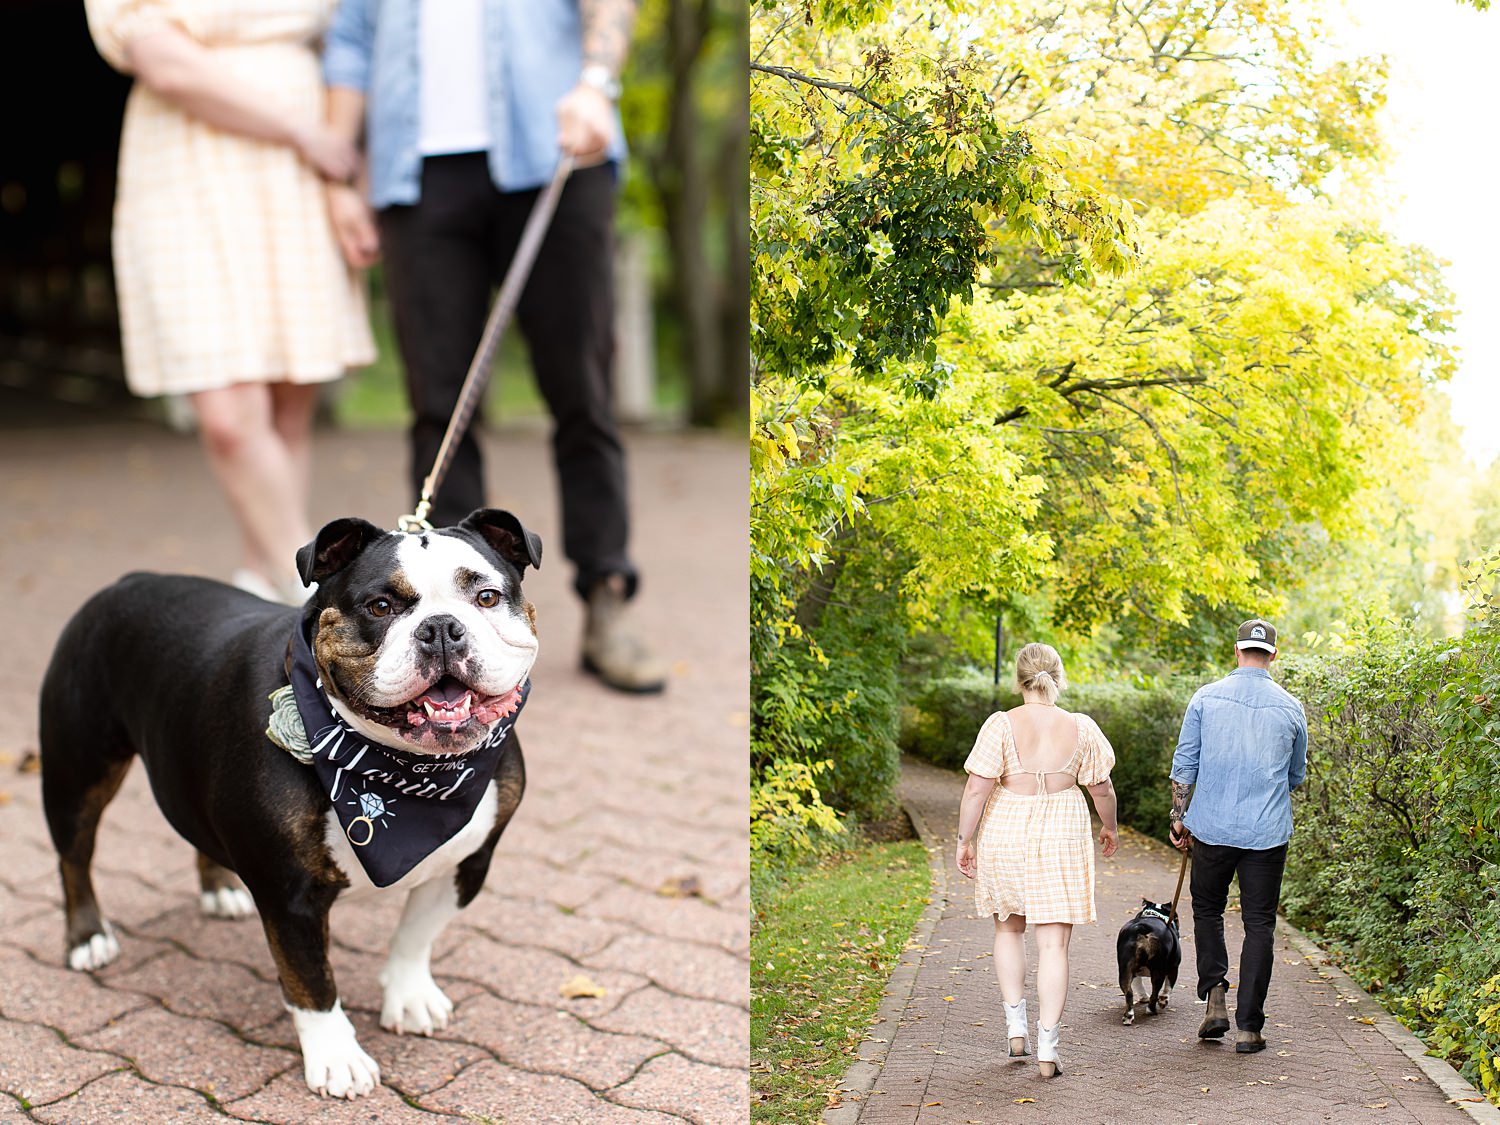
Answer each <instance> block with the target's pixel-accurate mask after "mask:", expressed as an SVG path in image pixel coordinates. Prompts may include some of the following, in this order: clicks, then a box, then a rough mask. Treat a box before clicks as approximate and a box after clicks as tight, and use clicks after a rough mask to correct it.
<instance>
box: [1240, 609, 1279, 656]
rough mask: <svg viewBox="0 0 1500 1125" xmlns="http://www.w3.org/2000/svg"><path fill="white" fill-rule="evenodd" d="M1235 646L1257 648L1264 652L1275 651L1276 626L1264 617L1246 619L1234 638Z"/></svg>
mask: <svg viewBox="0 0 1500 1125" xmlns="http://www.w3.org/2000/svg"><path fill="white" fill-rule="evenodd" d="M1234 647H1235V648H1259V649H1264V650H1265V651H1266V652H1275V651H1276V626H1274V625H1272V624H1271V623H1270V622H1269V621H1267V620H1265V619H1264V618H1261V617H1257V618H1254V619H1253V620H1250V621H1246V622H1245V623H1244V624H1243V625H1241V626H1240V631H1239V633H1237V634H1236V635H1235V638H1234Z"/></svg>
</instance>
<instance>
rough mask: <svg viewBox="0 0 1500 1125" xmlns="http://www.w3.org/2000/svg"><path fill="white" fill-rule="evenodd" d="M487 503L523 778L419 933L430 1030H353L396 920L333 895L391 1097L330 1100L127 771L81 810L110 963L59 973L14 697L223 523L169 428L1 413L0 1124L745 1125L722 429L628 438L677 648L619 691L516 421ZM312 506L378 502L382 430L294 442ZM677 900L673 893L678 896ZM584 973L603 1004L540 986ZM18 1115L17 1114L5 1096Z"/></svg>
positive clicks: (42, 841)
mask: <svg viewBox="0 0 1500 1125" xmlns="http://www.w3.org/2000/svg"><path fill="white" fill-rule="evenodd" d="M488 448H489V454H490V458H491V460H490V476H491V479H490V489H491V498H492V501H493V502H494V503H495V504H497V505H498V506H503V507H509V508H511V509H513V510H515V511H516V512H517V513H519V514H521V515H522V517H523V519H524V520H525V521H526V523H527V525H528V526H529V527H531V528H533V529H534V530H536V531H537V532H538V533H539V534H540V535H541V536H542V538H543V540H544V542H545V544H546V552H547V554H546V559H547V562H546V563H545V564H544V566H543V568H542V570H541V571H540V572H539V573H538V574H536V575H535V576H533V577H531V578H528V580H527V589H528V591H529V592H530V594H531V597H532V598H533V599H534V600H535V602H536V603H537V606H538V610H539V617H540V625H541V637H542V656H541V661H540V663H539V665H538V667H537V671H536V675H535V682H536V686H537V690H536V692H535V695H534V696H533V702H532V703H531V704H530V706H528V707H527V709H526V717H525V721H524V723H523V724H522V730H523V739H524V741H525V746H526V759H527V772H528V775H529V782H530V786H529V788H528V791H527V795H526V800H525V802H524V803H523V804H522V806H521V810H520V812H519V813H518V814H517V816H516V819H515V821H514V822H513V823H512V825H511V827H510V829H509V831H507V833H506V835H505V837H504V839H503V840H502V842H501V845H500V848H499V851H498V852H497V854H496V857H495V863H494V866H493V867H492V869H491V872H490V877H489V883H488V885H487V887H486V889H485V891H484V892H483V893H482V894H481V895H480V897H479V898H478V899H477V900H476V901H475V903H474V904H473V905H472V906H471V907H470V908H469V909H468V910H467V911H466V912H465V913H464V914H463V915H462V916H461V917H460V919H459V920H458V921H457V922H455V923H454V924H452V925H451V926H450V927H449V928H448V931H447V933H446V934H445V936H444V937H443V938H442V939H441V941H440V943H439V946H438V949H437V955H436V961H435V965H434V971H435V973H436V976H437V978H438V980H439V982H440V983H441V984H442V985H443V986H444V987H445V988H446V990H447V991H448V994H449V996H450V997H452V998H453V1000H454V1001H455V1003H456V1005H457V1010H456V1013H455V1017H454V1020H453V1022H452V1024H451V1025H450V1026H449V1028H448V1030H447V1031H446V1032H444V1033H441V1034H439V1035H438V1036H436V1037H434V1038H431V1039H421V1038H416V1037H405V1036H396V1035H392V1034H388V1033H386V1032H384V1031H382V1030H380V1028H379V1027H378V1017H379V998H380V990H379V986H378V984H377V981H376V973H377V972H378V969H379V965H380V963H381V959H382V958H381V953H382V947H383V940H384V938H385V936H386V935H387V934H388V933H389V932H390V929H391V927H392V925H393V924H394V921H395V914H394V913H393V912H391V911H389V910H381V911H371V910H363V909H360V908H358V907H347V908H343V909H342V910H340V909H336V910H335V912H334V931H335V936H336V950H335V952H334V957H333V960H334V967H335V970H336V972H337V973H338V980H339V985H340V990H341V992H342V994H343V997H344V1002H345V1006H346V1008H348V1009H349V1010H350V1011H351V1016H352V1018H353V1020H354V1023H355V1025H356V1027H357V1028H358V1029H359V1031H360V1035H361V1042H362V1043H363V1045H364V1047H365V1049H366V1050H367V1051H369V1053H370V1054H371V1055H373V1056H374V1058H375V1059H376V1061H377V1062H379V1064H380V1068H381V1073H382V1077H383V1080H384V1083H385V1085H384V1086H383V1087H382V1088H381V1089H379V1090H378V1091H377V1092H376V1093H375V1094H374V1095H372V1096H370V1097H368V1098H363V1099H360V1100H358V1101H356V1102H353V1103H332V1102H328V1101H320V1100H319V1099H318V1098H317V1097H315V1096H314V1095H312V1094H310V1093H309V1092H308V1090H307V1088H306V1086H305V1085H304V1084H303V1080H302V1068H301V1063H300V1057H299V1055H298V1054H297V1052H296V1051H295V1049H294V1048H295V1037H294V1034H293V1031H292V1027H291V1022H290V1020H289V1018H288V1017H287V1016H286V1014H285V1012H284V1011H283V1010H282V1008H281V1001H280V996H279V992H278V989H277V987H276V984H275V975H274V972H273V969H272V963H271V959H270V955H269V953H268V952H267V949H266V943H265V938H264V936H263V934H262V932H261V929H260V927H259V926H258V925H257V924H256V923H255V922H254V921H249V922H245V923H235V922H224V921H210V920H204V919H202V918H200V917H199V915H198V907H197V885H196V876H195V872H194V866H193V853H192V851H191V849H190V848H189V847H188V845H187V844H185V843H184V842H183V841H181V840H180V839H179V838H178V837H177V836H176V835H175V834H174V833H173V832H172V830H171V829H170V828H169V827H168V826H167V824H166V822H165V821H164V820H163V819H162V817H161V814H160V813H159V812H158V811H157V809H156V807H155V805H154V803H153V802H152V799H151V796H150V794H149V791H148V789H147V787H146V785H145V778H144V774H143V771H141V770H140V769H139V767H136V768H135V769H133V770H132V771H131V775H130V779H129V780H128V781H127V783H126V786H125V789H124V791H123V792H122V794H121V795H120V797H119V798H117V800H116V802H115V803H114V804H113V805H112V806H111V807H110V809H109V812H108V813H107V814H106V816H105V821H104V826H103V828H102V831H101V841H100V849H99V858H98V861H97V864H96V884H97V886H98V890H99V895H100V900H101V903H102V905H103V907H104V909H105V911H106V912H107V913H108V914H109V915H110V916H111V917H112V918H113V919H114V923H115V926H116V929H117V930H118V931H119V932H120V934H121V945H122V956H121V958H120V960H119V961H118V962H117V963H116V964H114V965H111V966H109V967H108V968H106V969H105V970H103V971H102V972H100V973H98V974H96V975H93V976H90V975H86V974H83V973H76V972H70V971H68V970H67V969H65V968H63V967H62V941H63V937H62V914H61V910H60V907H59V889H58V883H57V873H56V866H55V857H54V855H53V852H52V849H51V845H50V843H49V842H48V839H47V835H46V830H45V827H44V825H43V822H42V817H41V814H40V811H39V805H38V784H37V777H36V775H35V774H34V773H27V772H23V771H22V770H21V769H20V766H21V763H22V761H23V757H24V755H25V753H26V752H27V751H28V750H30V749H32V748H34V747H35V745H36V715H35V711H36V691H37V686H38V683H39V681H40V678H41V675H42V670H43V667H44V665H45V662H46V660H47V657H48V655H49V652H50V650H51V647H52V643H53V641H54V640H55V638H56V636H57V633H58V631H59V630H60V628H61V627H62V624H63V622H64V621H65V619H66V618H67V616H68V615H69V614H71V613H72V612H73V610H74V609H76V608H77V606H78V605H79V604H80V603H81V602H82V601H83V600H84V599H85V598H86V597H87V596H88V595H89V594H91V593H92V592H93V591H94V590H95V589H97V588H98V587H100V586H102V585H104V584H106V583H108V582H111V581H113V580H114V579H115V578H116V577H118V576H119V575H120V574H121V573H122V572H124V571H126V570H131V569H157V570H181V571H186V572H190V573H203V574H211V575H218V576H222V575H225V574H227V573H228V572H229V571H230V569H231V568H232V566H233V565H234V561H235V560H234V544H233V542H232V532H231V526H230V523H229V520H228V519H227V517H226V516H225V514H224V511H223V508H222V505H221V503H220V501H219V499H218V494H217V491H216V489H215V488H214V486H213V483H212V481H211V480H210V479H209V477H208V473H207V471H206V469H205V467H204V463H203V460H202V458H201V456H200V455H199V453H198V450H197V448H196V446H195V445H194V443H193V442H192V440H191V439H187V438H182V437H177V436H174V435H170V434H166V433H164V432H162V431H160V430H156V429H153V428H149V427H145V426H135V425H126V424H119V425H116V424H108V425H101V426H78V425H71V426H68V427H67V428H59V429H35V428H30V429H22V430H16V429H11V430H5V431H0V506H3V510H4V512H5V528H4V533H3V534H0V597H3V600H4V601H3V605H4V608H3V611H0V620H3V621H4V623H5V628H4V633H5V643H4V644H3V645H0V855H3V857H4V862H3V863H0V1091H4V1093H0V1122H3V1123H8V1122H12V1121H46V1122H67V1123H68V1125H87V1123H90V1122H99V1121H112V1122H131V1123H135V1122H158V1121H172V1122H224V1121H226V1120H245V1121H263V1122H275V1123H292V1122H296V1123H299V1125H301V1123H307V1122H311V1123H324V1122H354V1121H359V1122H382V1123H387V1122H389V1123H408V1122H411V1123H417V1122H430V1121H435V1120H439V1119H448V1120H455V1119H457V1120H477V1121H491V1122H500V1121H504V1122H509V1123H511V1125H522V1123H527V1125H529V1123H533V1122H570V1123H572V1122H576V1123H580V1125H582V1123H587V1125H671V1123H677V1122H682V1121H692V1122H701V1123H704V1125H718V1123H725V1125H727V1123H730V1122H741V1121H744V1120H745V1119H746V1118H747V1115H748V1109H747V1105H748V1092H747V1090H748V1088H747V1076H746V1070H745V1066H746V1042H747V1038H748V1034H749V1014H748V1003H749V997H748V955H749V953H748V949H749V927H748V922H747V909H748V888H747V874H748V870H747V838H746V813H745V810H746V805H747V799H748V778H747V768H746V757H745V738H746V733H745V731H746V715H745V706H746V700H747V698H748V682H747V681H748V666H749V664H748V662H749V657H748V651H747V640H746V630H745V622H746V620H747V613H748V607H747V603H746V597H747V594H746V591H747V588H748V587H747V579H746V570H745V568H746V559H747V555H746V543H745V535H746V527H747V516H746V492H745V455H744V446H743V443H741V442H738V441H731V440H724V439H719V438H713V437H701V436H683V437H674V436H648V437H638V438H635V439H634V440H632V441H631V442H630V453H631V456H632V486H633V491H634V494H635V496H636V497H637V512H636V521H635V530H634V543H635V549H636V553H637V556H638V558H639V560H640V563H641V565H642V570H643V574H644V576H645V577H644V581H643V584H642V590H641V596H640V600H639V603H638V604H639V606H640V611H641V617H642V620H643V621H644V622H646V623H647V624H648V625H649V627H650V629H651V631H652V633H653V634H654V635H655V638H656V640H657V641H658V643H659V644H660V646H661V647H662V649H663V650H664V651H665V652H666V653H668V654H670V656H671V657H672V658H674V660H675V666H674V668H673V673H672V681H671V685H670V688H669V690H668V692H667V693H666V694H665V695H664V696H662V697H659V698H655V699H632V698H627V697H622V696H619V695H616V694H613V693H610V692H608V691H606V690H605V689H603V688H601V687H599V686H597V685H596V684H595V683H594V682H593V681H591V680H590V679H588V678H587V677H585V676H583V675H582V674H580V673H579V672H578V671H577V669H576V663H575V662H576V660H577V640H578V633H579V629H580V625H581V615H580V612H579V609H578V606H577V604H576V599H575V598H574V597H573V596H572V594H571V591H570V587H569V583H570V580H571V575H570V573H569V568H568V566H567V565H566V562H565V560H564V559H563V557H562V551H561V549H560V543H559V540H558V535H557V512H556V502H555V494H554V490H553V474H552V471H551V459H550V455H549V453H548V450H547V448H546V444H545V441H544V440H543V439H542V438H541V437H540V436H536V435H522V436H507V437H505V438H504V439H503V440H502V439H491V440H490V441H489V442H488ZM317 462H318V465H317V479H318V482H319V483H318V487H317V496H316V501H315V511H314V516H315V519H316V520H317V521H318V522H322V521H324V520H327V519H332V518H334V517H335V516H339V515H350V514H359V515H364V516H367V517H368V518H371V519H373V520H375V521H377V522H379V523H382V524H385V525H387V526H389V525H390V524H392V523H393V522H394V520H395V518H396V516H397V515H399V514H400V512H401V511H403V510H404V508H403V505H402V498H403V493H404V488H403V485H402V464H403V462H404V451H403V448H402V444H401V442H400V441H399V440H398V438H397V437H396V436H395V435H392V434H386V433H328V434H320V435H319V437H318V441H317ZM683 892H686V893H683ZM580 974H581V975H584V976H587V977H589V978H590V979H591V980H593V981H594V982H596V983H597V984H598V985H600V986H602V987H603V988H604V989H605V993H604V995H603V996H602V997H599V998H592V999H576V1000H567V999H564V998H563V997H562V996H561V995H560V992H559V989H560V986H561V985H562V984H563V983H564V982H565V981H567V980H569V979H570V978H572V977H574V976H576V975H580ZM27 1107H29V1108H27Z"/></svg>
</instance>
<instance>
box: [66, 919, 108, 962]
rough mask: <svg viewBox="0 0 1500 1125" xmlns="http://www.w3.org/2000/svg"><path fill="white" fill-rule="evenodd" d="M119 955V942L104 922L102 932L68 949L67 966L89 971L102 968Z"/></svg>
mask: <svg viewBox="0 0 1500 1125" xmlns="http://www.w3.org/2000/svg"><path fill="white" fill-rule="evenodd" d="M119 955H120V943H119V942H118V941H116V940H115V932H114V930H112V929H110V928H109V923H108V922H105V923H104V932H103V933H102V934H95V935H94V936H93V937H91V938H89V940H88V941H85V942H80V943H79V944H78V945H75V946H74V947H73V948H72V949H70V950H68V967H69V968H70V969H77V970H78V971H79V972H83V973H91V972H93V971H94V970H95V969H102V968H104V966H105V965H108V964H109V963H110V962H111V961H113V960H114V959H115V958H116V957H118V956H119Z"/></svg>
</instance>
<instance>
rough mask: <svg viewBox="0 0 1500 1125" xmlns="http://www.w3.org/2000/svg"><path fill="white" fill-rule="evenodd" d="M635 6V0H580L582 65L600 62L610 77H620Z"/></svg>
mask: <svg viewBox="0 0 1500 1125" xmlns="http://www.w3.org/2000/svg"><path fill="white" fill-rule="evenodd" d="M637 7H638V5H637V3H636V0H579V4H578V13H579V15H580V16H581V17H582V20H583V65H584V66H586V67H589V66H602V67H604V68H605V69H606V70H608V71H609V73H610V76H611V77H614V78H618V77H620V72H621V71H623V70H624V69H625V54H626V52H627V51H628V50H629V49H630V30H631V28H632V27H633V26H634V25H635V14H636V9H637Z"/></svg>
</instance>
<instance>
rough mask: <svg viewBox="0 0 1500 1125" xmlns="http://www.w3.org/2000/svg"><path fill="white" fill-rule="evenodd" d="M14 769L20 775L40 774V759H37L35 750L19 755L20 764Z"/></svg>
mask: <svg viewBox="0 0 1500 1125" xmlns="http://www.w3.org/2000/svg"><path fill="white" fill-rule="evenodd" d="M16 769H17V770H19V771H20V772H21V773H41V772H42V759H41V758H39V757H37V752H36V751H35V750H28V751H26V753H24V754H22V755H21V764H20V765H19V766H17V767H16Z"/></svg>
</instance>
